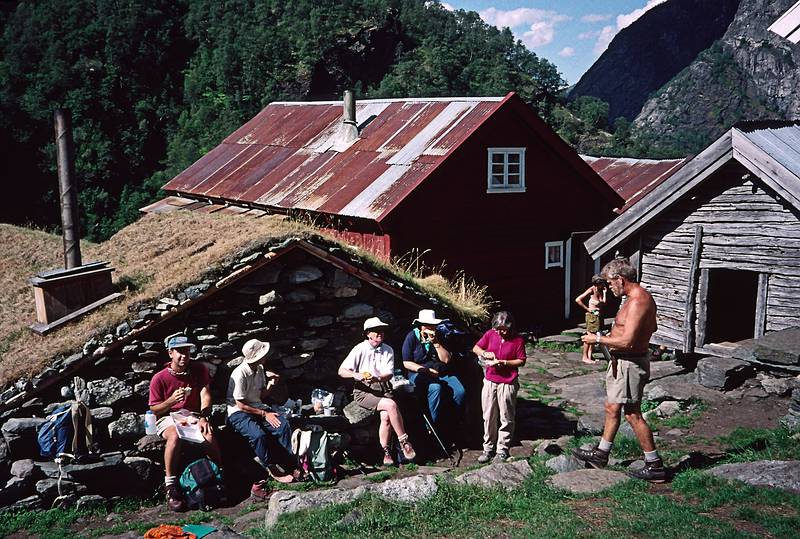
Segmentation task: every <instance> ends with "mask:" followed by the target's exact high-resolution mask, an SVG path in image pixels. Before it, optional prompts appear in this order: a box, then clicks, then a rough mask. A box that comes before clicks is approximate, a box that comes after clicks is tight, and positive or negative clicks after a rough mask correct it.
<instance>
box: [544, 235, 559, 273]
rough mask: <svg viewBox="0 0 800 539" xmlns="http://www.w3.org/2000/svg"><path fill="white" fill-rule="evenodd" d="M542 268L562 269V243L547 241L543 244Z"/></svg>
mask: <svg viewBox="0 0 800 539" xmlns="http://www.w3.org/2000/svg"><path fill="white" fill-rule="evenodd" d="M544 267H545V269H547V268H563V267H564V242H563V241H548V242H546V243H545V244H544Z"/></svg>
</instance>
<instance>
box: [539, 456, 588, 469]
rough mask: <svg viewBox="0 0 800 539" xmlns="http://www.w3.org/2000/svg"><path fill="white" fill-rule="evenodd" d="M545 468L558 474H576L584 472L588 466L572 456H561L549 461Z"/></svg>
mask: <svg viewBox="0 0 800 539" xmlns="http://www.w3.org/2000/svg"><path fill="white" fill-rule="evenodd" d="M544 465H545V466H547V467H548V468H550V469H551V470H554V471H555V472H556V473H565V472H574V471H575V470H583V469H584V468H586V464H585V463H584V462H582V461H580V460H578V459H576V458H575V457H573V456H572V455H559V456H557V457H553V458H551V459H549V460H547V461H546V462H545V463H544Z"/></svg>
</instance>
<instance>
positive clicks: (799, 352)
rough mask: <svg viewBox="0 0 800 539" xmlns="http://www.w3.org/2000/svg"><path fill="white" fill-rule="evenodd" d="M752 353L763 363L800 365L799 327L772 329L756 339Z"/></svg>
mask: <svg viewBox="0 0 800 539" xmlns="http://www.w3.org/2000/svg"><path fill="white" fill-rule="evenodd" d="M753 355H755V357H756V358H757V359H758V360H759V361H763V362H764V363H775V364H778V365H800V327H792V328H787V329H783V330H781V331H773V332H771V333H768V334H767V335H764V336H763V337H761V338H759V339H756V340H755V342H754V346H753Z"/></svg>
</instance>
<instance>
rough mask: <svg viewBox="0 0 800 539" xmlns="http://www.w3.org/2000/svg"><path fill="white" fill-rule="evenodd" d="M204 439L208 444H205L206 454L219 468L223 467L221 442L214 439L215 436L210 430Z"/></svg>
mask: <svg viewBox="0 0 800 539" xmlns="http://www.w3.org/2000/svg"><path fill="white" fill-rule="evenodd" d="M203 437H204V438H205V439H206V443H205V444H204V446H205V451H206V454H207V455H208V456H209V457H210V458H211V460H213V461H214V462H215V463H216V464H217V466H222V450H221V449H220V448H219V442H218V441H217V439H216V438H215V437H214V434H213V433H212V432H211V431H210V430H209V431H208V432H207V433H206V434H204V435H203Z"/></svg>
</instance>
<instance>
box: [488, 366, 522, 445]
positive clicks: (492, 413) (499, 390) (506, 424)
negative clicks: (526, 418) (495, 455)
mask: <svg viewBox="0 0 800 539" xmlns="http://www.w3.org/2000/svg"><path fill="white" fill-rule="evenodd" d="M518 391H519V380H514V382H513V383H511V384H497V383H495V382H490V381H489V380H487V379H485V378H484V379H483V390H482V391H481V407H482V408H483V450H484V451H487V452H493V451H495V448H496V449H497V451H498V452H500V451H505V452H508V448H509V447H510V446H511V438H512V437H513V436H514V414H515V413H516V408H517V392H518ZM498 423H499V424H498Z"/></svg>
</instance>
